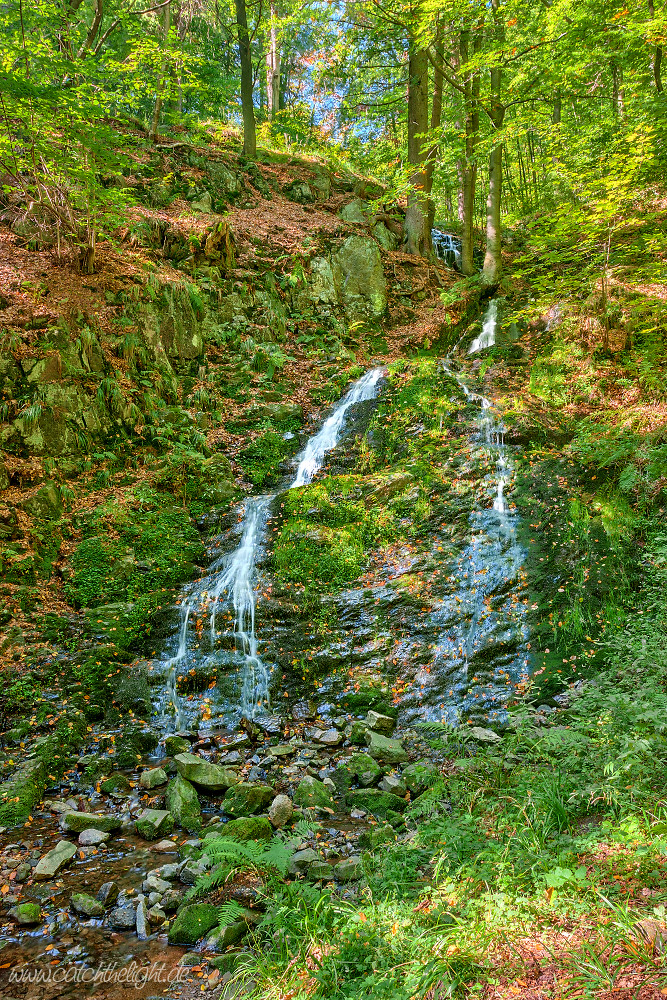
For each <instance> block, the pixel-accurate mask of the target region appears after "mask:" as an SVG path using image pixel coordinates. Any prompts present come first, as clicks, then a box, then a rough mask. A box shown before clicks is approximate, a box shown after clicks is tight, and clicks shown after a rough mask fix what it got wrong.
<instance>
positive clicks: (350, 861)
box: [334, 854, 363, 882]
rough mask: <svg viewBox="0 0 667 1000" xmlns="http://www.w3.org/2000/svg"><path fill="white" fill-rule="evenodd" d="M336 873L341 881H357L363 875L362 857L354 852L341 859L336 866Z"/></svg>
mask: <svg viewBox="0 0 667 1000" xmlns="http://www.w3.org/2000/svg"><path fill="white" fill-rule="evenodd" d="M334 875H335V876H336V878H337V879H338V881H339V882H357V881H358V880H359V879H360V878H361V876H362V875H363V870H362V867H361V857H360V856H359V855H358V854H353V855H352V856H351V857H349V858H345V859H344V860H343V861H339V862H338V864H337V865H336V867H335V868H334Z"/></svg>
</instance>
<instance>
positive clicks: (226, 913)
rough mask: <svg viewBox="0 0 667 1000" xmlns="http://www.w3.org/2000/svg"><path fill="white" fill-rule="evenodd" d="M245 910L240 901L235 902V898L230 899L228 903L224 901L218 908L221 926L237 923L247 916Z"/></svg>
mask: <svg viewBox="0 0 667 1000" xmlns="http://www.w3.org/2000/svg"><path fill="white" fill-rule="evenodd" d="M245 912H246V911H245V910H244V909H243V907H242V906H240V905H239V903H235V902H234V901H233V900H229V902H227V903H223V904H222V906H221V907H220V909H219V910H218V922H219V925H220V927H226V926H227V924H235V923H237V922H238V921H239V920H242V919H243V918H244V917H245Z"/></svg>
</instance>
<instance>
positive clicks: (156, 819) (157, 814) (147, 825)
mask: <svg viewBox="0 0 667 1000" xmlns="http://www.w3.org/2000/svg"><path fill="white" fill-rule="evenodd" d="M173 829H174V817H173V816H172V815H171V813H170V812H168V810H166V809H144V810H142V812H140V813H139V815H138V817H137V833H138V834H139V836H140V837H143V838H144V840H157V839H158V837H162V836H164V834H166V833H171V831H172V830H173Z"/></svg>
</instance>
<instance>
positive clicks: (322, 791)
mask: <svg viewBox="0 0 667 1000" xmlns="http://www.w3.org/2000/svg"><path fill="white" fill-rule="evenodd" d="M294 805H295V806H303V807H305V808H314V809H333V805H334V803H333V799H332V797H331V792H330V791H329V789H328V788H327V786H326V785H325V784H323V783H322V782H321V781H318V780H317V778H312V777H311V776H310V775H306V777H305V778H304V779H303V780H302V781H301V783H300V785H299V787H298V788H297V790H296V791H295V793H294Z"/></svg>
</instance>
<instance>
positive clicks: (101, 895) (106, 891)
mask: <svg viewBox="0 0 667 1000" xmlns="http://www.w3.org/2000/svg"><path fill="white" fill-rule="evenodd" d="M119 892H120V889H119V887H118V884H117V883H116V882H104V883H103V884H102V885H101V886H100V887H99V889H98V890H97V895H96V897H95V899H97V901H98V902H99V903H103V905H104V906H113V904H114V903H115V902H116V900H117V899H118V894H119Z"/></svg>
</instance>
